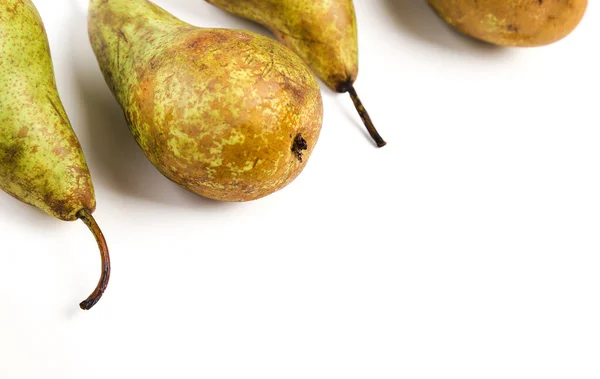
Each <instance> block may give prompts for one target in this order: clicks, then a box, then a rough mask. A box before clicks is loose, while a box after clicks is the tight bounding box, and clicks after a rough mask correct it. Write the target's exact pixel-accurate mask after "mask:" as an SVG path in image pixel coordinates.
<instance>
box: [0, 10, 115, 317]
mask: <svg viewBox="0 0 600 379" xmlns="http://www.w3.org/2000/svg"><path fill="white" fill-rule="evenodd" d="M0 188H2V189H3V190H4V191H6V192H7V193H9V194H10V195H12V196H13V197H15V198H17V199H19V200H21V201H23V202H25V203H27V204H30V205H33V206H35V207H37V208H39V209H41V210H43V211H45V212H46V213H48V214H50V215H52V216H54V217H56V218H58V219H60V220H64V221H73V220H77V219H81V220H82V221H83V222H84V223H85V224H86V225H87V226H88V227H89V228H90V230H91V231H92V232H93V233H94V236H95V237H96V240H97V241H98V245H99V247H100V250H101V255H102V276H101V278H100V281H99V283H98V287H97V288H96V290H95V291H94V292H93V293H92V295H90V297H89V298H88V299H87V300H86V301H84V302H82V303H81V304H80V305H81V307H82V308H83V309H90V308H91V307H92V306H94V304H96V302H97V301H98V300H99V299H100V297H101V296H102V294H103V293H104V290H105V289H106V286H107V284H108V279H109V275H110V259H109V256H108V249H107V247H106V242H105V240H104V236H103V235H102V232H101V231H100V228H99V227H98V225H97V224H96V222H95V220H94V218H93V217H92V212H93V211H94V210H95V208H96V200H95V197H94V188H93V185H92V178H91V176H90V172H89V170H88V167H87V164H86V161H85V157H84V156H83V152H82V151H81V146H80V144H79V141H78V139H77V137H76V136H75V133H74V132H73V129H72V127H71V124H70V123H69V119H68V118H67V115H66V113H65V110H64V108H63V105H62V103H61V100H60V98H59V95H58V91H57V89H56V83H55V79H54V69H53V67H52V60H51V57H50V49H49V46H48V39H47V36H46V32H45V30H44V25H43V23H42V20H41V18H40V16H39V14H38V12H37V10H36V8H35V6H34V5H33V3H32V2H31V1H30V0H3V1H2V2H1V4H0Z"/></svg>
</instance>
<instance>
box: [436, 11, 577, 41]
mask: <svg viewBox="0 0 600 379" xmlns="http://www.w3.org/2000/svg"><path fill="white" fill-rule="evenodd" d="M428 1H429V5H431V7H432V8H433V9H434V10H435V11H436V12H437V13H438V15H439V16H440V17H441V18H443V19H444V20H445V21H446V22H447V23H448V24H450V25H452V26H453V27H454V28H456V29H457V30H459V31H461V32H462V33H465V34H467V35H469V36H471V37H474V38H477V39H480V40H482V41H486V42H489V43H492V44H495V45H500V46H522V47H532V46H542V45H547V44H550V43H553V42H556V41H558V40H560V39H562V38H564V37H566V36H567V35H569V34H570V33H571V32H572V31H573V30H574V29H575V27H577V25H578V24H579V22H580V21H581V19H582V17H583V14H584V13H585V9H586V7H587V0H527V1H523V0H428Z"/></svg>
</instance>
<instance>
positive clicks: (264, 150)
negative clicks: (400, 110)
mask: <svg viewBox="0 0 600 379" xmlns="http://www.w3.org/2000/svg"><path fill="white" fill-rule="evenodd" d="M88 26H89V36H90V40H91V44H92V47H93V50H94V52H95V54H96V57H97V59H98V63H99V65H100V68H101V70H102V73H103V74H104V78H105V80H106V82H107V84H108V86H109V87H110V89H111V91H112V92H113V94H114V95H115V97H116V99H117V101H118V102H119V104H120V105H121V107H122V109H123V111H124V113H125V117H126V120H127V123H128V125H129V128H130V130H131V132H132V134H133V136H134V137H135V139H136V141H137V143H138V145H139V146H140V147H141V149H142V150H143V151H144V153H145V155H146V157H147V158H148V159H149V160H150V162H152V164H153V165H154V166H155V167H156V168H157V169H158V170H159V171H160V172H161V173H162V174H163V175H164V176H166V177H167V178H169V179H170V180H172V181H173V182H175V183H177V184H179V185H180V186H182V187H184V188H186V189H188V190H190V191H192V192H194V193H197V194H199V195H201V196H205V197H208V198H212V199H216V200H222V201H240V202H241V201H249V200H255V199H258V198H261V197H264V196H266V195H269V194H271V193H273V192H275V191H277V190H279V189H281V188H283V187H284V186H286V185H287V184H289V183H290V182H291V181H292V180H294V178H296V177H297V175H298V174H299V173H300V172H301V171H302V170H303V168H304V167H305V165H306V163H307V161H308V159H309V157H310V155H311V152H312V151H313V148H314V147H315V144H316V142H317V139H318V137H319V133H320V130H321V123H322V119H323V105H322V99H321V92H320V89H319V86H318V84H317V82H316V78H315V77H314V75H313V74H312V73H311V71H310V69H309V68H308V66H306V64H304V62H303V61H302V60H301V59H300V58H299V57H298V56H296V55H295V54H294V53H293V52H292V51H290V50H289V49H287V48H286V47H285V46H283V45H281V44H279V43H277V42H275V41H273V40H271V39H269V38H266V37H263V36H260V35H258V34H254V33H249V32H244V31H239V30H231V29H208V28H198V27H194V26H192V25H190V24H187V23H185V22H183V21H181V20H179V19H177V18H175V17H174V16H172V15H171V14H169V13H167V12H166V11H165V10H163V9H162V8H160V7H158V6H157V5H155V4H153V3H151V2H149V1H146V0H92V1H91V3H90V7H89V18H88Z"/></svg>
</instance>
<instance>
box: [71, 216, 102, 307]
mask: <svg viewBox="0 0 600 379" xmlns="http://www.w3.org/2000/svg"><path fill="white" fill-rule="evenodd" d="M77 218H79V219H80V220H81V221H83V223H84V224H86V225H87V227H88V228H89V229H90V231H91V232H92V234H93V235H94V237H95V238H96V242H98V248H99V249H100V257H101V259H102V271H101V275H100V280H99V281H98V285H97V286H96V289H95V290H94V292H92V294H91V295H90V296H89V297H88V298H87V299H85V300H84V301H82V302H81V303H80V304H79V307H80V308H81V309H83V310H86V311H87V310H89V309H91V308H92V307H93V306H94V305H96V303H97V302H98V301H99V300H100V298H101V297H102V294H104V291H105V290H106V286H108V279H109V278H110V256H109V254H108V246H107V245H106V240H105V239H104V235H103V234H102V230H100V227H99V226H98V224H97V223H96V220H94V217H92V214H91V213H90V211H88V210H87V209H82V210H80V211H79V212H78V213H77Z"/></svg>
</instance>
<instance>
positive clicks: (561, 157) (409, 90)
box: [0, 0, 600, 379]
mask: <svg viewBox="0 0 600 379" xmlns="http://www.w3.org/2000/svg"><path fill="white" fill-rule="evenodd" d="M34 2H35V4H36V5H37V7H38V9H39V11H40V13H41V15H42V17H43V19H44V21H45V24H46V28H47V32H48V35H49V39H50V44H51V50H52V55H53V61H54V64H55V68H56V76H57V82H58V87H59V91H60V94H61V97H62V100H63V102H64V105H65V108H66V110H67V113H68V115H69V117H70V119H71V121H72V124H73V127H74V129H75V131H76V132H77V134H78V136H79V138H80V140H81V143H82V146H83V149H84V152H85V154H86V157H87V159H88V162H89V166H90V169H91V172H92V175H93V178H94V183H95V187H96V193H97V199H98V209H97V211H96V213H95V216H96V218H97V220H98V222H99V223H100V225H101V227H102V228H103V231H104V233H105V235H106V237H107V239H108V242H109V244H110V248H111V254H112V264H113V272H112V278H111V283H110V286H109V289H108V291H107V292H106V294H105V296H104V298H103V299H102V300H101V302H100V303H99V304H98V305H97V306H96V307H95V308H94V309H92V310H91V311H89V312H84V311H80V310H79V308H78V303H79V301H81V300H83V299H84V298H85V297H86V296H87V295H88V294H89V292H90V291H91V290H92V289H93V287H94V286H95V284H96V282H97V280H98V276H99V263H98V261H99V258H98V253H97V248H96V245H95V241H94V239H93V238H92V236H91V234H90V233H89V232H88V230H87V229H86V227H85V226H84V225H83V224H82V223H80V222H76V223H65V222H61V221H58V220H56V219H53V218H52V217H50V216H47V215H45V214H43V213H41V212H39V211H37V210H36V209H34V208H32V207H29V206H26V205H24V204H22V203H19V202H18V201H16V200H14V199H12V198H11V197H9V196H8V195H5V194H3V193H0V209H1V211H0V230H1V235H2V248H1V249H0V260H1V262H2V263H1V264H0V309H1V310H0V378H2V379H30V378H44V379H54V378H60V379H82V378H89V379H92V378H94V379H95V378H111V379H119V378H177V379H186V378H210V379H213V378H214V379H216V378H226V379H229V378H231V379H233V378H235V379H239V378H260V379H270V378H273V379H282V378H285V379H292V378H302V379H306V378H311V379H321V378H322V379H332V378H344V379H354V378H356V379H359V378H360V379H364V378H377V379H397V378H410V379H413V378H415V379H417V378H426V379H429V378H431V379H440V378H443V379H446V378H460V379H467V378H473V379H481V378H485V379H489V378H503V379H504V378H511V379H517V378H523V379H532V378H544V379H554V378H557V379H558V378H561V379H562V378H577V379H588V378H590V379H591V378H594V379H597V378H598V377H600V365H599V364H598V357H599V356H600V343H599V341H600V322H599V320H600V300H599V299H600V296H599V295H600V294H599V292H600V275H599V272H600V115H599V109H598V108H599V104H598V102H599V100H600V94H599V88H600V74H599V68H600V55H599V49H598V46H599V45H598V36H600V3H599V2H598V1H596V0H591V1H590V3H591V4H590V5H589V9H588V12H587V15H586V17H585V19H584V21H583V22H582V24H581V25H580V27H579V28H578V29H577V30H576V31H575V33H573V34H572V35H571V36H570V37H568V38H567V39H565V40H563V41H561V42H559V43H556V44H554V45H551V46H548V47H543V48H537V49H502V48H493V47H491V46H488V45H484V44H481V43H477V42H475V41H473V40H470V39H468V38H465V37H463V36H461V35H459V34H457V33H455V32H453V31H452V30H450V29H449V28H448V27H446V26H445V24H444V23H443V22H442V21H440V20H439V19H438V18H437V17H436V16H435V15H434V14H433V13H432V12H431V11H430V10H429V8H428V7H427V6H426V5H425V4H424V2H422V1H419V0H356V1H355V4H356V11H357V16H358V22H359V35H360V67H361V71H360V75H359V78H358V81H357V82H356V88H357V90H358V92H359V94H360V95H361V97H362V99H363V101H364V102H365V105H366V106H367V108H368V110H369V112H370V113H371V115H372V117H373V119H374V121H375V122H376V124H377V126H378V128H379V130H380V132H381V134H382V135H383V136H384V138H385V139H386V140H387V141H388V146H386V147H385V148H383V149H380V150H378V149H376V148H374V146H373V145H372V144H371V142H370V140H369V139H368V138H367V136H366V133H365V131H364V129H363V126H362V125H361V123H360V119H359V118H358V116H357V114H356V113H355V111H354V108H353V106H352V103H351V101H350V99H349V98H348V97H347V96H345V95H337V94H334V93H332V92H331V91H329V90H327V89H326V88H325V87H324V86H323V87H322V88H323V96H324V105H325V119H324V125H323V131H322V135H321V138H320V140H319V143H318V145H317V148H316V149H315V152H314V154H313V156H312V158H311V160H310V162H309V164H308V166H307V168H306V169H305V171H304V172H303V174H302V175H301V176H300V177H299V178H298V179H297V180H296V181H295V182H294V183H292V184H291V185H290V186H289V187H287V188H286V189H284V190H282V191H280V192H278V193H276V194H274V195H271V196H269V197H267V198H265V199H263V200H259V201H256V202H252V203H245V204H225V203H218V202H213V201H208V200H204V199H202V198H200V197H197V196H196V195H193V194H191V193H188V192H186V191H184V190H182V189H180V188H179V187H177V186H176V185H174V184H172V183H171V182H170V181H168V180H167V179H165V178H164V177H162V176H161V175H160V174H159V173H158V172H157V171H156V170H155V169H154V168H153V166H152V165H151V164H150V163H149V162H148V161H147V160H146V159H145V157H144V155H143V154H142V152H141V150H140V149H139V148H138V147H137V145H136V144H135V142H134V140H133V138H132V137H131V135H130V133H129V131H128V129H127V127H126V124H125V121H124V118H123V116H122V115H121V112H120V110H119V107H118V105H117V103H116V102H115V100H114V99H113V97H112V95H111V94H110V92H109V90H108V88H107V86H106V85H105V83H104V81H103V78H102V76H101V74H100V70H99V68H98V66H97V64H96V61H95V57H94V55H93V53H92V50H91V47H90V45H89V43H88V39H87V30H86V14H85V11H86V1H85V0H81V1H80V0H34ZM156 3H157V4H159V5H161V6H163V7H164V8H166V9H167V10H169V11H171V12H172V13H174V14H175V15H177V16H179V17H180V18H182V19H184V20H186V21H189V22H191V23H194V24H196V25H199V26H205V27H232V28H246V29H250V30H254V31H259V32H262V33H265V34H268V33H266V32H265V31H264V30H263V29H261V28H260V27H258V26H257V25H254V24H251V23H248V22H245V21H242V20H241V19H238V18H236V17H234V16H231V15H229V14H226V13H225V12H223V11H221V10H219V9H217V8H214V7H212V6H210V5H208V4H207V3H205V2H204V1H202V0H157V1H156Z"/></svg>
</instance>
